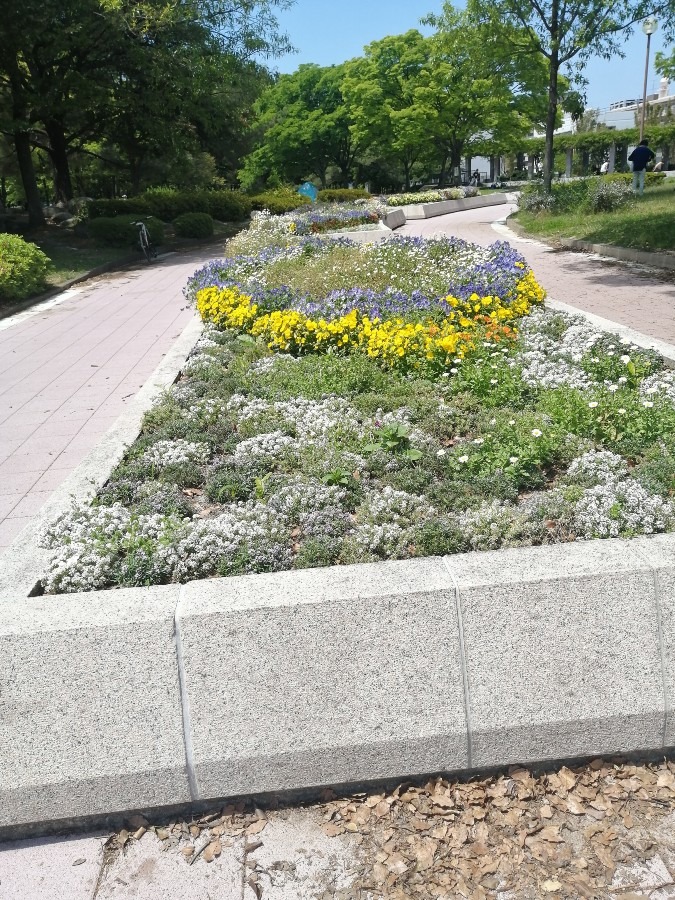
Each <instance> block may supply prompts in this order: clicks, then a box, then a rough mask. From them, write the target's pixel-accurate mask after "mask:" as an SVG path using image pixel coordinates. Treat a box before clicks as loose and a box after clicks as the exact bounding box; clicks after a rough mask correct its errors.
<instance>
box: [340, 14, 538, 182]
mask: <svg viewBox="0 0 675 900" xmlns="http://www.w3.org/2000/svg"><path fill="white" fill-rule="evenodd" d="M426 22H427V23H429V24H431V25H434V26H436V28H437V29H438V30H437V32H436V33H435V34H434V35H432V36H431V37H429V38H425V37H423V36H422V35H421V34H420V33H419V32H418V31H414V30H413V31H409V32H407V33H406V34H404V35H399V36H396V37H387V38H384V39H383V40H382V41H376V42H374V43H373V44H370V45H369V46H368V47H366V50H365V56H364V58H363V59H357V60H353V61H352V62H351V63H349V64H347V77H346V78H345V82H344V85H343V93H344V97H345V102H346V105H347V107H348V108H349V110H350V112H351V115H352V117H353V119H354V124H353V126H352V133H353V134H354V135H355V137H356V139H357V140H358V142H359V143H360V144H362V145H364V146H366V147H368V148H369V149H370V150H371V152H377V153H379V154H381V155H382V156H383V157H384V158H385V159H387V158H393V160H395V162H396V163H397V164H398V165H399V167H400V168H401V170H402V173H403V177H404V181H405V185H406V187H408V186H409V184H410V180H411V176H412V171H413V167H414V165H415V163H416V162H417V161H418V160H423V161H424V162H425V164H426V165H427V166H432V167H435V168H436V169H437V170H439V171H440V174H441V182H443V180H444V177H445V173H446V171H447V169H448V168H451V169H454V168H456V167H458V166H459V165H460V161H461V158H462V156H463V155H465V154H470V153H472V152H484V153H490V152H496V151H497V150H498V149H505V148H508V147H510V146H511V145H512V144H513V143H514V142H516V141H517V140H518V139H519V138H522V137H523V136H524V135H525V134H527V133H528V131H530V130H531V129H532V127H533V125H534V124H536V123H539V122H543V119H544V115H545V106H543V105H542V102H541V96H542V90H543V88H544V87H545V83H546V81H545V78H546V72H545V69H544V67H543V65H542V63H541V61H538V60H534V59H533V58H532V57H531V56H530V57H528V56H523V57H518V56H514V53H513V46H514V44H516V43H517V40H518V38H519V35H518V30H519V29H517V28H515V27H513V26H510V27H493V26H491V27H485V26H480V25H478V26H476V25H475V24H473V25H472V23H471V22H470V21H469V19H468V18H467V16H466V15H465V14H464V13H461V12H458V11H456V10H454V9H453V8H452V7H451V6H450V5H449V4H448V5H446V7H445V10H444V12H443V15H441V16H429V17H427V19H426Z"/></svg>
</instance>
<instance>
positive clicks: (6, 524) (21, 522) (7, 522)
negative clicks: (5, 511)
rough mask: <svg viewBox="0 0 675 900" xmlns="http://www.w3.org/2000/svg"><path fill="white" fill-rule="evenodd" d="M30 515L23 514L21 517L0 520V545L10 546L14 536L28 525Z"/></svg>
mask: <svg viewBox="0 0 675 900" xmlns="http://www.w3.org/2000/svg"><path fill="white" fill-rule="evenodd" d="M30 520H31V517H30V516H23V517H22V518H20V519H12V518H8V519H3V520H2V522H0V547H9V545H10V544H11V543H12V541H13V540H14V538H15V537H16V536H17V535H18V534H19V533H20V532H21V531H23V529H24V528H25V527H26V525H28V523H29V522H30Z"/></svg>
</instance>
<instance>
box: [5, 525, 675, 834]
mask: <svg viewBox="0 0 675 900" xmlns="http://www.w3.org/2000/svg"><path fill="white" fill-rule="evenodd" d="M0 685H2V691H1V693H0V798H1V799H2V803H0V809H1V810H2V812H1V813H0V826H5V827H7V826H14V825H30V824H34V823H38V822H42V823H46V822H52V821H55V820H59V819H67V818H71V817H81V816H87V815H97V814H101V813H103V812H106V813H112V812H124V811H127V810H130V809H138V808H146V807H156V806H162V805H171V804H177V803H185V802H188V801H190V800H193V801H198V800H199V801H201V800H208V799H216V798H220V797H224V796H234V795H237V794H255V793H260V792H266V791H276V790H288V789H296V788H311V787H317V786H322V785H336V784H340V783H346V782H355V781H369V780H377V779H382V778H393V777H399V776H400V777H406V776H413V775H421V774H426V773H429V772H436V771H456V770H463V771H466V770H471V769H474V768H482V767H485V766H498V765H506V764H509V763H516V762H518V763H528V762H535V761H542V760H553V759H564V758H569V757H574V756H584V755H595V754H606V753H617V752H633V751H654V750H659V749H662V748H664V747H667V746H671V745H673V744H675V722H674V721H673V718H672V715H671V707H672V698H673V696H675V535H665V536H657V537H653V538H636V539H633V540H631V541H623V540H612V541H589V542H579V543H575V544H561V545H554V546H551V547H537V548H523V549H517V550H504V551H497V552H490V553H470V554H461V555H457V556H452V557H447V558H444V559H440V558H430V559H420V560H406V561H394V562H383V563H377V564H367V565H360V566H344V567H340V566H336V567H331V568H326V569H310V570H303V571H291V572H282V573H277V574H268V575H251V576H243V577H236V578H227V579H210V580H207V581H197V582H192V583H190V584H187V585H184V586H183V587H180V586H176V585H170V586H166V587H156V588H134V589H130V590H121V591H100V592H92V593H87V594H79V595H69V596H65V597H64V596H60V597H36V598H26V597H25V595H24V594H22V593H21V592H20V591H17V592H16V594H15V597H14V602H8V603H4V604H2V605H1V606H0Z"/></svg>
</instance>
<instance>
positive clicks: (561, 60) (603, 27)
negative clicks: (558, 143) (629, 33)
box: [467, 0, 663, 192]
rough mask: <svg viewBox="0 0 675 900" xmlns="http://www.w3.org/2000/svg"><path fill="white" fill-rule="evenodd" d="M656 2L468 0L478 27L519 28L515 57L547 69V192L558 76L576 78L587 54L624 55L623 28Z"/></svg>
mask: <svg viewBox="0 0 675 900" xmlns="http://www.w3.org/2000/svg"><path fill="white" fill-rule="evenodd" d="M662 5H663V4H659V3H658V0H614V2H612V3H608V2H607V0H469V3H468V5H467V10H468V12H469V15H470V17H471V18H472V19H473V21H475V22H476V24H478V25H487V26H489V27H493V28H499V27H503V25H504V24H509V25H512V26H513V27H514V28H518V29H519V32H518V34H519V38H518V41H517V43H516V44H514V54H515V55H517V56H519V57H520V56H524V55H535V56H538V57H540V58H542V59H543V60H544V61H545V64H546V66H547V71H548V90H547V95H548V109H547V113H546V146H545V152H544V187H545V189H546V191H547V192H550V189H551V179H552V175H553V134H554V131H555V128H556V118H557V114H558V104H559V102H560V100H561V93H562V91H561V78H562V76H563V75H564V73H565V72H566V71H567V72H568V74H572V75H574V74H577V75H579V74H580V72H581V71H582V70H583V65H584V64H585V62H586V61H587V60H588V59H589V58H590V57H591V56H600V57H603V58H609V57H611V56H614V55H622V49H621V43H622V41H623V40H624V39H625V34H626V29H627V28H629V27H630V25H632V24H633V23H634V22H636V21H638V20H640V19H643V18H645V17H646V16H647V15H649V14H650V13H652V12H653V11H654V10H655V9H658V8H660V6H662Z"/></svg>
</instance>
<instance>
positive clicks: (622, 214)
mask: <svg viewBox="0 0 675 900" xmlns="http://www.w3.org/2000/svg"><path fill="white" fill-rule="evenodd" d="M587 181H588V182H590V183H592V184H593V185H594V188H593V190H592V191H591V192H590V194H589V189H588V188H587V187H584V183H583V182H581V181H579V182H570V185H569V187H567V190H566V192H565V187H566V186H565V185H560V186H558V185H554V186H553V188H554V194H553V195H552V196H551V195H548V197H547V195H545V194H543V193H542V192H541V191H536V190H535V191H532V192H530V193H526V194H523V195H522V197H521V203H520V209H519V210H518V213H517V215H516V221H518V222H519V223H520V224H521V225H522V226H523V227H524V228H525V230H526V231H527V232H528V233H530V234H533V235H537V236H540V237H545V238H549V239H551V240H556V239H558V238H561V237H576V238H579V239H581V240H587V241H592V242H593V243H602V244H614V245H616V246H619V247H633V248H635V249H638V250H675V212H674V211H673V191H674V187H673V185H672V184H671V183H670V180H667V181H666V182H665V183H664V182H661V183H660V184H657V185H655V186H649V185H648V186H647V188H646V189H645V193H644V195H643V196H642V197H639V198H635V197H634V195H633V193H632V190H631V188H630V186H629V185H628V184H626V183H625V182H623V181H620V180H616V181H612V180H610V181H605V180H604V179H601V178H594V179H587ZM575 184H581V185H582V187H581V188H577V189H576V192H575V189H574V187H573V186H574V185H575ZM556 190H557V191H558V194H556V193H555V192H556ZM563 192H565V193H566V196H565V197H564V199H563ZM575 193H576V196H573V194H575Z"/></svg>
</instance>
